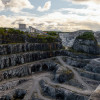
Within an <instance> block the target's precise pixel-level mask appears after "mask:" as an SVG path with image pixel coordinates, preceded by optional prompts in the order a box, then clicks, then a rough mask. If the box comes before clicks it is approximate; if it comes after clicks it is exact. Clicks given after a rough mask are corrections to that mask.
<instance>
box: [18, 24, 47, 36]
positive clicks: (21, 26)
mask: <svg viewBox="0 0 100 100" xmlns="http://www.w3.org/2000/svg"><path fill="white" fill-rule="evenodd" d="M19 30H20V31H24V32H28V33H30V34H31V33H38V34H46V33H44V32H43V31H41V30H38V29H35V28H33V27H32V26H29V27H28V28H27V26H26V24H19Z"/></svg>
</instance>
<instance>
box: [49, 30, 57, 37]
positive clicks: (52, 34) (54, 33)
mask: <svg viewBox="0 0 100 100" xmlns="http://www.w3.org/2000/svg"><path fill="white" fill-rule="evenodd" d="M47 34H48V35H51V36H58V34H57V32H56V31H48V32H47Z"/></svg>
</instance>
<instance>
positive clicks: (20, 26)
mask: <svg viewBox="0 0 100 100" xmlns="http://www.w3.org/2000/svg"><path fill="white" fill-rule="evenodd" d="M19 30H20V31H24V32H26V31H27V28H26V24H19Z"/></svg>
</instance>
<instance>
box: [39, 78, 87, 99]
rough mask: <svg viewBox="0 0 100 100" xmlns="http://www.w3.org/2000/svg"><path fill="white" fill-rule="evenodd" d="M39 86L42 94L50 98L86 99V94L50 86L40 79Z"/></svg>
mask: <svg viewBox="0 0 100 100" xmlns="http://www.w3.org/2000/svg"><path fill="white" fill-rule="evenodd" d="M40 86H41V90H42V92H43V94H44V95H45V96H48V97H50V98H52V99H56V100H88V97H87V96H82V95H79V94H77V93H73V92H71V91H69V90H66V89H63V88H59V87H58V88H56V87H53V86H50V85H49V84H46V82H45V81H43V80H41V81H40Z"/></svg>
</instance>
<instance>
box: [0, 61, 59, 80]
mask: <svg viewBox="0 0 100 100" xmlns="http://www.w3.org/2000/svg"><path fill="white" fill-rule="evenodd" d="M57 69H58V66H57V64H56V63H53V62H45V61H44V62H43V61H40V62H35V63H34V62H33V63H30V64H24V65H20V66H16V67H15V68H8V69H6V70H2V71H0V81H2V80H4V79H10V78H14V77H23V76H28V75H32V74H33V73H35V72H41V71H52V72H53V71H54V72H55V71H56V70H57Z"/></svg>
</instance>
